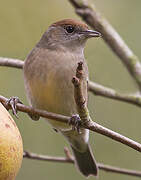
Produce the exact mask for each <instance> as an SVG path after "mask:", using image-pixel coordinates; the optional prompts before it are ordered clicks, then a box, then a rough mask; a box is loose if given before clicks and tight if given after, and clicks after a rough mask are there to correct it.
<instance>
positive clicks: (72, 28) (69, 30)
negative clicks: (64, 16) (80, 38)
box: [65, 26, 74, 33]
mask: <svg viewBox="0 0 141 180" xmlns="http://www.w3.org/2000/svg"><path fill="white" fill-rule="evenodd" d="M65 29H66V31H67V32H68V33H73V32H74V27H73V26H66V27H65Z"/></svg>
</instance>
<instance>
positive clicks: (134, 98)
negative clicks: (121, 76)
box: [89, 81, 141, 107]
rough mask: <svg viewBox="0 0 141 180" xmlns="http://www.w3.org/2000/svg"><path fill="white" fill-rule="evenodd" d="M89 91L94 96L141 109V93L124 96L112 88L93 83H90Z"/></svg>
mask: <svg viewBox="0 0 141 180" xmlns="http://www.w3.org/2000/svg"><path fill="white" fill-rule="evenodd" d="M89 91H90V92H92V93H93V94H94V95H99V96H103V97H107V98H111V99H114V100H118V101H122V102H126V103H130V104H134V105H136V106H138V107H141V95H140V93H139V92H137V93H134V94H133V93H132V94H122V93H119V92H118V91H116V90H114V89H112V88H108V87H105V86H103V85H101V84H98V83H95V82H92V81H89Z"/></svg>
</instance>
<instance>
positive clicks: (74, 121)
mask: <svg viewBox="0 0 141 180" xmlns="http://www.w3.org/2000/svg"><path fill="white" fill-rule="evenodd" d="M69 125H72V130H77V132H78V133H80V126H81V119H80V117H79V115H78V114H73V115H72V116H71V118H70V120H69Z"/></svg>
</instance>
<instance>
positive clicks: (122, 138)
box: [0, 96, 141, 152]
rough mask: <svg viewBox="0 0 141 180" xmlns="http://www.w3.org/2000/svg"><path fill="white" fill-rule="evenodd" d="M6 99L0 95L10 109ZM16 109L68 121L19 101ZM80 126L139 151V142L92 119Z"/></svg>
mask: <svg viewBox="0 0 141 180" xmlns="http://www.w3.org/2000/svg"><path fill="white" fill-rule="evenodd" d="M7 100H8V99H7V98H5V97H3V96H0V102H1V103H2V104H3V105H4V106H5V108H6V109H11V107H10V106H9V105H7ZM17 110H18V111H21V112H25V113H31V114H35V115H39V116H41V117H44V118H48V119H52V120H55V121H59V122H64V123H69V122H70V117H68V116H63V115H60V114H55V113H51V112H47V111H44V110H39V109H34V108H32V107H29V106H25V105H24V104H20V103H18V104H17ZM82 127H84V128H87V129H89V130H91V131H94V132H97V133H99V134H102V135H104V136H107V137H109V138H111V139H113V140H115V141H118V142H120V143H122V144H125V145H127V146H129V147H131V148H132V149H135V150H137V151H139V152H141V144H140V143H138V142H136V141H133V140H132V139H129V138H127V137H125V136H123V135H121V134H119V133H116V132H114V131H112V130H110V129H108V128H105V127H103V126H101V125H99V124H97V123H95V122H93V121H90V122H89V123H87V124H82Z"/></svg>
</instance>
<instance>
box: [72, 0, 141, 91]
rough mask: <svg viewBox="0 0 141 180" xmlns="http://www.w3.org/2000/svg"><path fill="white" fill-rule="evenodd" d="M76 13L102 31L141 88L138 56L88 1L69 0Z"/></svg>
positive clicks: (140, 68) (140, 64)
mask: <svg viewBox="0 0 141 180" xmlns="http://www.w3.org/2000/svg"><path fill="white" fill-rule="evenodd" d="M69 1H70V3H71V4H72V5H73V6H74V8H75V11H76V13H77V14H78V15H79V16H80V17H82V19H83V20H84V21H85V22H86V23H87V24H89V25H90V26H91V27H92V28H94V29H95V30H97V31H100V32H101V34H102V37H103V39H104V40H105V42H106V43H107V44H108V45H109V47H110V48H111V49H112V50H113V52H114V53H115V54H116V55H117V56H118V57H119V58H120V59H121V61H122V62H123V64H124V65H125V66H126V68H127V70H128V71H129V72H130V74H131V75H132V77H133V78H134V79H135V81H136V82H137V84H138V86H139V87H140V88H141V63H140V61H139V59H138V57H137V56H135V54H134V53H133V52H132V51H131V49H130V48H129V47H128V46H127V45H126V43H125V42H124V41H123V39H122V38H121V37H120V35H119V34H118V33H117V32H116V30H115V29H114V28H113V27H112V26H111V24H110V23H109V22H108V21H107V20H106V19H105V18H104V17H103V16H101V14H100V13H99V11H98V10H97V9H96V8H95V7H94V5H92V4H90V3H88V1H87V0H85V1H84V0H79V1H78V0H69Z"/></svg>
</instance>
